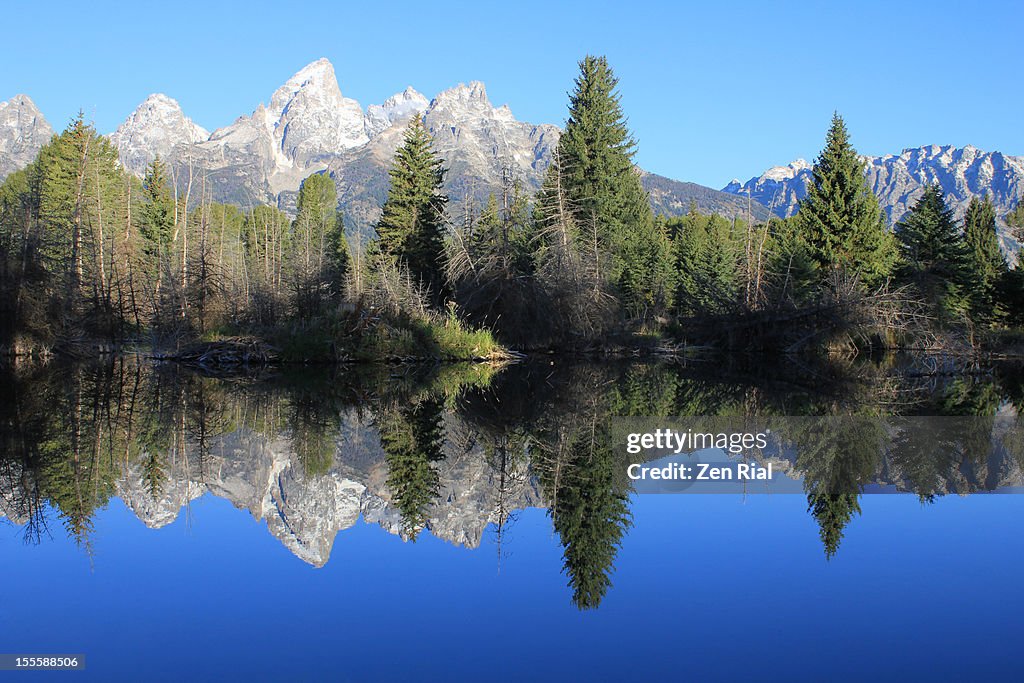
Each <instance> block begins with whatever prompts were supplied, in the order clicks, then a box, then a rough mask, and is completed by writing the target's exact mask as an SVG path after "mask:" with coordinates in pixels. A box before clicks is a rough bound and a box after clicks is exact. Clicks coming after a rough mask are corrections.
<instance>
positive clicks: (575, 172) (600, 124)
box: [549, 55, 671, 316]
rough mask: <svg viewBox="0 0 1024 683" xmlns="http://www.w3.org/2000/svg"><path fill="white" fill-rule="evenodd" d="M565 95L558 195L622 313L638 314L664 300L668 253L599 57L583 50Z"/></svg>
mask: <svg viewBox="0 0 1024 683" xmlns="http://www.w3.org/2000/svg"><path fill="white" fill-rule="evenodd" d="M579 66H580V75H579V76H578V77H577V78H576V87H575V89H574V91H573V92H572V94H571V95H570V100H569V120H568V122H567V123H566V126H565V132H564V133H563V134H562V137H561V138H560V139H559V141H558V158H559V160H560V163H559V164H557V165H553V166H552V169H551V170H550V171H549V172H558V171H560V172H561V173H562V174H563V178H562V182H563V184H564V186H565V191H566V198H567V200H568V204H569V206H570V208H571V210H572V212H573V214H574V218H575V222H576V224H577V226H579V230H580V232H581V233H582V234H583V235H586V236H592V238H593V241H595V242H597V244H598V246H599V248H600V250H601V251H602V252H605V253H608V254H610V263H609V265H610V272H608V273H605V274H603V277H605V278H606V279H608V280H609V281H611V282H612V283H614V284H615V285H616V286H617V287H618V289H619V294H620V296H621V297H622V303H623V305H624V306H625V309H626V312H627V313H628V314H629V315H632V316H643V315H645V314H649V313H651V312H653V309H655V308H658V307H662V306H664V305H665V304H666V303H667V300H668V298H669V293H670V292H669V288H670V279H671V254H670V247H669V244H668V240H667V239H666V238H665V236H664V235H663V234H661V233H660V232H659V231H658V230H657V229H656V226H655V223H654V215H653V213H652V212H651V206H650V201H649V198H648V196H647V192H646V191H645V190H644V189H643V186H642V185H641V184H640V176H639V174H638V173H637V170H636V169H635V168H634V166H633V154H634V153H635V149H636V142H635V141H634V140H633V138H632V136H631V135H630V133H629V129H628V128H627V126H626V117H625V115H624V114H623V112H622V107H621V105H620V101H619V100H620V96H619V94H618V92H617V91H616V87H617V85H618V79H617V78H616V77H615V75H614V73H613V72H612V69H611V67H609V66H608V61H607V59H605V58H604V57H594V56H590V55H588V56H587V57H585V58H584V59H583V61H581V62H580V64H579Z"/></svg>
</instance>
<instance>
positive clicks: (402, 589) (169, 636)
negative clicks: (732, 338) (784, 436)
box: [0, 494, 1024, 681]
mask: <svg viewBox="0 0 1024 683" xmlns="http://www.w3.org/2000/svg"><path fill="white" fill-rule="evenodd" d="M630 507H631V511H632V515H633V527H632V528H631V529H630V530H629V532H628V534H627V535H626V536H625V538H624V540H623V542H622V546H621V549H620V550H619V552H618V555H617V558H616V562H615V571H614V574H613V577H612V581H613V586H612V588H611V589H610V590H609V592H608V594H607V596H606V597H605V598H604V600H603V602H602V604H601V606H600V608H599V609H597V610H590V611H579V610H577V609H576V608H575V607H574V606H573V605H572V602H571V600H570V596H571V590H570V589H569V588H568V587H567V586H566V578H565V576H564V575H563V573H562V572H561V567H562V549H561V546H560V544H559V541H558V538H557V536H556V535H555V534H554V533H553V530H552V525H551V521H550V519H549V517H548V515H547V513H546V512H545V511H544V510H540V509H530V510H526V511H523V512H522V513H520V514H519V516H518V519H517V520H516V521H515V522H514V523H513V524H511V525H510V526H508V527H506V529H505V530H504V532H503V536H502V545H501V553H500V558H499V552H498V549H497V546H496V535H495V533H494V529H493V526H492V527H491V529H489V531H488V532H487V533H486V534H485V535H484V540H483V543H482V544H481V546H480V547H479V548H477V549H466V548H462V547H457V546H454V545H451V544H449V543H445V542H443V541H440V540H438V539H435V538H433V537H432V536H431V535H430V533H429V532H424V533H423V534H421V535H420V536H419V538H418V539H417V541H416V542H415V543H412V542H403V541H402V540H401V539H400V538H399V537H398V536H396V535H393V534H390V533H387V532H386V531H385V530H383V529H382V528H381V527H379V526H377V525H375V524H368V523H365V522H363V521H360V522H359V523H357V524H356V525H355V526H354V527H352V528H350V529H347V530H343V531H342V532H340V533H339V535H338V537H337V539H336V541H335V546H334V549H333V553H332V554H331V557H330V560H329V561H328V562H327V564H326V565H325V566H324V567H322V568H319V569H318V568H314V567H312V566H310V565H308V564H306V563H305V562H303V561H301V560H300V559H298V558H297V557H295V556H294V555H293V554H292V553H290V552H289V551H288V550H287V549H286V548H285V547H284V546H283V545H281V543H280V542H279V541H278V540H277V539H275V538H274V537H273V536H272V535H271V534H270V533H268V530H267V527H266V523H265V522H261V521H257V520H255V519H254V518H253V517H252V515H251V514H249V513H248V512H247V511H245V510H239V509H236V508H235V507H234V506H232V505H231V504H230V503H229V502H227V501H225V500H223V499H220V498H216V497H214V496H212V495H211V494H206V495H205V496H203V497H202V498H200V499H198V500H195V501H193V502H192V504H191V506H190V509H189V510H188V511H187V514H186V513H183V514H181V515H179V516H178V518H177V519H176V520H175V521H174V522H173V523H171V524H169V525H168V526H166V527H164V528H161V529H149V528H147V527H145V526H144V525H143V524H142V523H141V522H140V521H139V520H138V518H136V516H135V515H134V514H133V513H132V512H131V511H130V510H128V509H127V508H126V507H125V505H124V504H123V503H122V502H121V501H120V500H117V499H113V500H111V502H110V503H109V504H108V505H107V506H106V507H105V508H104V509H102V510H100V511H99V512H98V513H97V515H96V517H95V518H94V523H95V526H94V533H93V535H92V546H93V547H92V556H91V558H90V556H89V555H88V554H87V553H86V552H84V551H83V550H82V549H81V548H79V547H78V546H77V545H76V544H75V542H74V541H73V540H70V539H69V538H68V537H67V536H66V535H65V534H64V533H63V532H62V530H61V529H60V528H59V521H57V520H52V521H51V525H53V524H56V525H57V528H56V529H51V536H50V537H49V538H46V539H45V540H44V542H42V543H40V544H38V545H25V544H23V543H22V541H21V539H20V536H19V530H18V529H17V527H15V526H14V525H11V524H3V525H0V566H2V567H3V577H4V582H3V583H4V588H3V591H2V595H3V597H2V601H0V643H2V647H0V650H2V651H5V652H74V653H85V654H86V656H87V662H88V668H87V670H86V671H85V672H66V673H60V674H55V673H48V674H44V673H36V674H22V673H9V674H7V676H9V677H11V678H12V679H17V680H22V679H25V680H39V679H40V678H41V677H49V678H50V679H52V680H79V681H85V680H96V681H111V680H145V681H155V680H167V681H186V680H225V679H231V680H238V679H244V680H282V681H283V680H288V681H295V680H337V681H366V680H386V681H424V680H479V679H486V680H494V681H525V680H559V681H575V680H582V681H604V680H608V681H622V680H702V681H709V680H726V681H734V680H780V681H825V680H829V681H840V680H864V679H871V680H921V679H929V680H942V681H946V680H948V681H954V680H957V681H958V680H992V679H1009V678H1015V677H1016V676H1017V675H1019V673H1018V670H1019V666H1018V664H1016V663H1015V661H1014V657H1013V655H1012V653H1013V652H1015V651H1016V649H1017V648H1018V647H1019V644H1020V642H1021V638H1022V637H1024V619H1022V616H1024V615H1022V608H1024V591H1022V587H1021V583H1022V579H1021V560H1022V559H1024V558H1022V551H1024V541H1022V540H1021V536H1020V533H1019V520H1020V519H1021V518H1022V513H1024V497H1021V496H1019V495H971V496H967V497H943V498H939V499H937V500H936V501H935V502H934V503H932V504H922V503H921V502H919V500H918V499H917V498H916V497H914V496H909V495H874V496H871V495H869V496H863V497H862V499H861V508H862V514H861V515H859V516H857V517H855V518H854V519H853V520H852V521H851V522H850V524H849V525H848V526H847V528H846V531H845V536H844V539H843V544H842V549H841V551H840V552H839V553H838V554H836V555H835V556H834V557H832V559H831V560H826V559H825V556H824V555H823V553H822V547H821V544H820V542H819V540H818V537H817V536H818V526H817V524H816V523H815V521H814V519H813V518H812V517H811V516H810V515H808V514H807V500H806V499H805V498H804V497H802V496H799V495H779V496H766V495H755V496H748V497H746V498H742V497H740V496H733V495H680V496H649V495H645V496H633V497H632V499H631V504H630ZM0 675H2V674H0Z"/></svg>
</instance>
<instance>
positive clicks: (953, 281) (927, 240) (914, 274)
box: [895, 184, 967, 313]
mask: <svg viewBox="0 0 1024 683" xmlns="http://www.w3.org/2000/svg"><path fill="white" fill-rule="evenodd" d="M895 235H896V239H897V240H898V241H899V245H900V262H899V265H898V267H897V276H898V278H899V279H900V280H901V281H903V282H906V283H908V284H911V285H913V286H914V287H915V288H916V289H917V291H918V293H919V294H921V295H922V296H923V297H924V298H925V300H926V301H928V302H929V303H930V304H932V305H933V306H935V307H937V308H938V309H939V311H940V312H944V313H955V312H956V311H959V310H962V309H963V308H964V305H965V300H964V291H965V288H966V286H967V272H966V270H965V266H966V259H967V247H966V244H965V243H964V238H963V235H961V233H960V230H959V229H958V227H957V225H956V223H955V221H954V220H953V211H952V210H951V209H950V208H949V207H947V206H946V200H945V198H944V197H943V194H942V188H941V187H940V186H939V185H938V184H935V185H929V186H928V187H926V188H925V191H924V194H922V195H921V197H920V198H919V199H918V200H917V202H916V203H915V204H914V208H912V209H911V210H910V212H909V213H908V214H907V215H906V216H904V217H903V219H902V220H901V221H900V222H899V223H897V224H896V228H895Z"/></svg>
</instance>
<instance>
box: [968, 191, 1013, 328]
mask: <svg viewBox="0 0 1024 683" xmlns="http://www.w3.org/2000/svg"><path fill="white" fill-rule="evenodd" d="M964 240H965V241H966V242H967V267H968V270H969V272H970V278H971V282H973V284H974V286H973V291H972V293H971V317H972V318H973V319H974V320H975V322H978V323H981V324H989V323H991V322H994V321H995V320H996V319H998V318H999V317H1001V315H1002V311H1001V310H1000V308H999V301H998V299H997V296H996V293H997V291H996V290H997V287H998V285H999V283H1000V281H1001V279H1002V278H1003V276H1004V274H1005V272H1006V261H1005V260H1003V254H1002V252H1001V251H1000V250H999V238H998V236H997V235H996V211H995V207H993V206H992V201H991V200H990V199H989V198H988V196H987V195H986V196H985V198H984V199H980V200H979V199H978V198H977V197H972V198H971V203H970V204H969V205H968V206H967V213H965V214H964Z"/></svg>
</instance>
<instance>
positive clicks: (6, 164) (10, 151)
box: [0, 95, 53, 181]
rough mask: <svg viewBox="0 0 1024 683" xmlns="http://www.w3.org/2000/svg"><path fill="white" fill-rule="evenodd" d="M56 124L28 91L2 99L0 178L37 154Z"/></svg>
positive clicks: (0, 111) (21, 166) (26, 162)
mask: <svg viewBox="0 0 1024 683" xmlns="http://www.w3.org/2000/svg"><path fill="white" fill-rule="evenodd" d="M52 136H53V128H51V127H50V124H49V123H48V122H47V121H46V118H45V117H44V116H43V115H42V113H40V111H39V110H38V109H37V108H36V105H35V103H34V102H33V101H32V100H31V99H30V98H29V97H28V95H15V96H14V97H12V98H11V99H9V100H7V101H6V102H0V181H2V180H3V179H4V178H6V177H7V176H8V175H10V174H11V173H13V172H14V171H17V170H19V169H22V168H25V167H26V166H28V165H29V164H30V163H32V160H33V159H35V158H36V155H37V154H38V153H39V149H40V148H41V147H42V146H43V145H45V144H46V143H47V142H49V141H50V138H51V137H52Z"/></svg>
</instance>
